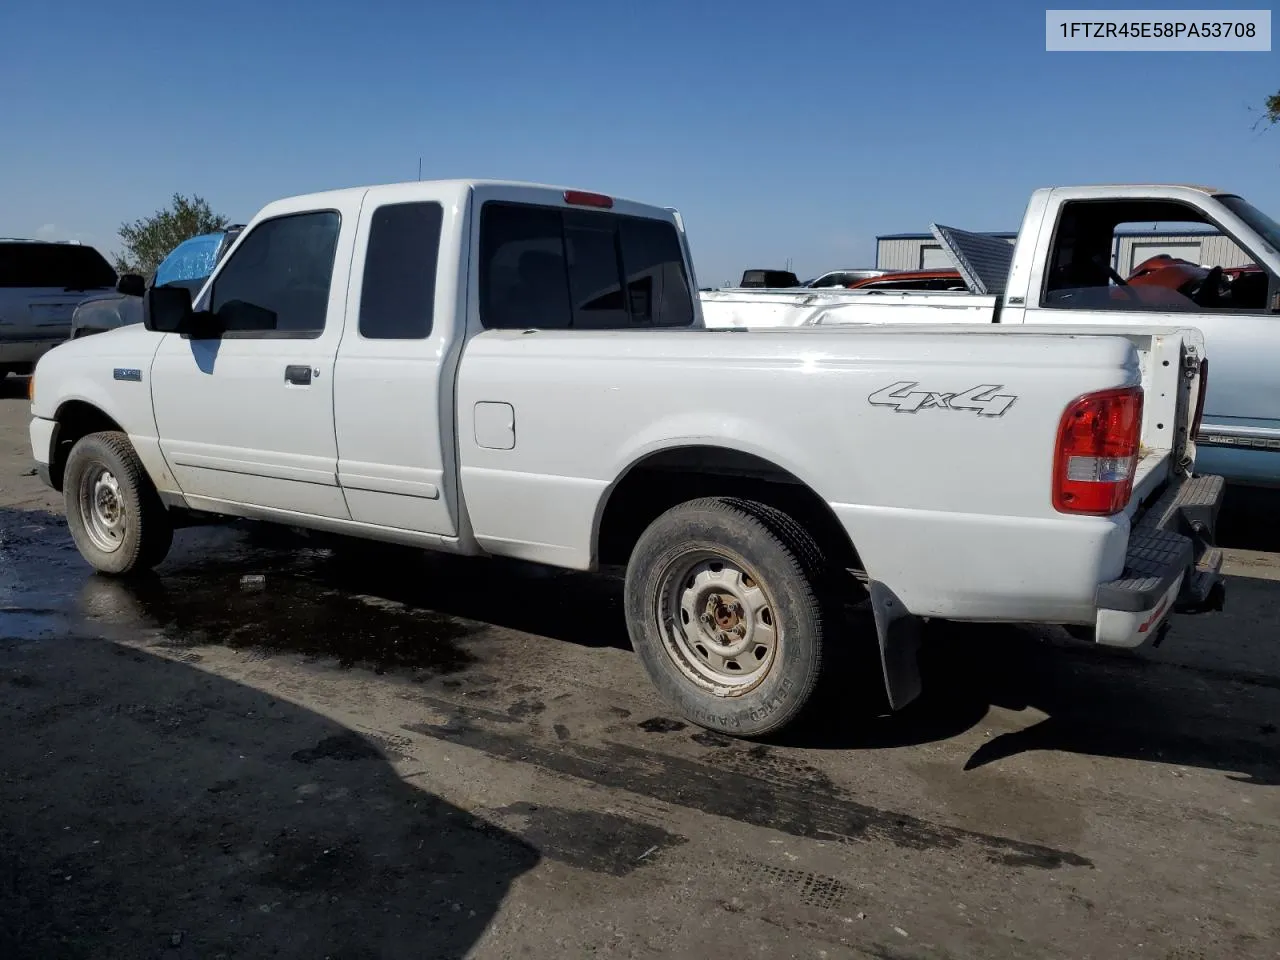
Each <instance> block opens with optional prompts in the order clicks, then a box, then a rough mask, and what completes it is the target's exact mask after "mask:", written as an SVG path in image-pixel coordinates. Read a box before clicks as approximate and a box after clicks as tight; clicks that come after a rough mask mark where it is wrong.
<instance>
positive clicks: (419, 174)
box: [418, 157, 422, 180]
mask: <svg viewBox="0 0 1280 960" xmlns="http://www.w3.org/2000/svg"><path fill="white" fill-rule="evenodd" d="M418 179H419V180H421V179H422V158H421V157H419V158H418Z"/></svg>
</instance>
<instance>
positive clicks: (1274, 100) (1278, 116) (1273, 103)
mask: <svg viewBox="0 0 1280 960" xmlns="http://www.w3.org/2000/svg"><path fill="white" fill-rule="evenodd" d="M1263 107H1264V108H1265V109H1266V111H1267V113H1266V116H1267V120H1268V121H1269V122H1270V123H1280V93H1273V94H1272V95H1271V96H1269V97H1267V102H1266V103H1264V104H1263Z"/></svg>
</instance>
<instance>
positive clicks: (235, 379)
mask: <svg viewBox="0 0 1280 960" xmlns="http://www.w3.org/2000/svg"><path fill="white" fill-rule="evenodd" d="M362 197H363V193H362V192H359V191H350V192H341V193H337V194H334V195H333V197H332V205H331V206H328V207H326V208H325V209H298V210H296V211H291V210H289V209H288V207H287V205H281V206H280V207H279V208H278V209H277V210H276V211H273V212H272V215H271V216H270V217H268V218H266V219H263V220H261V221H259V222H258V223H256V224H254V225H253V226H252V227H251V228H250V230H249V231H248V233H247V234H246V235H245V237H244V238H243V240H242V241H241V242H240V243H239V245H238V246H237V247H236V249H235V251H234V252H232V253H231V254H230V255H229V256H228V258H227V259H226V261H225V262H224V263H223V264H222V265H221V266H220V268H219V270H218V272H217V273H216V274H215V276H214V277H213V280H212V281H211V283H210V285H209V287H208V288H206V290H205V291H204V292H203V293H202V294H201V302H199V303H197V307H201V306H208V308H209V309H211V310H212V311H213V312H214V313H215V314H216V315H217V316H218V317H219V319H220V320H221V321H222V323H223V324H224V325H225V326H226V332H225V333H223V335H222V336H220V337H217V338H215V339H204V340H193V339H188V338H185V337H182V336H179V335H176V334H169V335H167V336H166V337H165V338H164V341H163V342H162V343H161V345H160V348H159V350H158V351H157V353H156V357H155V360H154V362H153V364H152V369H151V390H152V398H153V402H154V407H155V416H156V425H157V427H158V428H159V434H160V446H161V449H162V450H163V452H164V455H165V458H166V460H167V461H168V463H169V466H170V469H171V470H172V471H173V474H174V477H175V478H176V479H177V481H178V483H179V485H180V486H181V488H182V491H183V493H185V494H186V495H187V496H188V497H190V498H207V499H209V500H214V501H218V502H219V503H221V504H241V505H245V506H246V507H252V508H259V509H266V510H269V511H275V512H284V513H288V514H301V515H306V516H318V517H329V518H337V519H347V518H348V517H349V513H348V511H347V506H346V501H345V500H344V499H343V496H342V490H341V488H340V487H339V486H338V477H337V460H338V451H337V441H336V438H335V435H334V421H333V397H334V390H333V383H334V380H333V375H334V360H335V358H336V356H337V352H338V343H339V341H340V339H341V337H342V327H343V319H344V312H345V309H346V281H347V275H348V270H349V265H350V262H351V251H352V248H353V245H354V240H355V233H356V227H357V223H358V221H359V214H360V202H361V199H362ZM240 512H245V513H249V514H252V513H253V512H255V511H254V510H244V511H240Z"/></svg>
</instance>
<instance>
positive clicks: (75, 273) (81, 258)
mask: <svg viewBox="0 0 1280 960" xmlns="http://www.w3.org/2000/svg"><path fill="white" fill-rule="evenodd" d="M115 284H116V272H115V271H114V270H112V269H111V265H110V264H109V263H107V261H106V260H104V259H103V258H102V254H100V253H99V252H98V251H97V250H95V249H93V247H82V246H80V245H79V244H70V243H40V242H38V241H32V242H20V243H0V287H9V288H14V287H56V288H57V289H58V290H94V289H97V288H100V287H114V286H115Z"/></svg>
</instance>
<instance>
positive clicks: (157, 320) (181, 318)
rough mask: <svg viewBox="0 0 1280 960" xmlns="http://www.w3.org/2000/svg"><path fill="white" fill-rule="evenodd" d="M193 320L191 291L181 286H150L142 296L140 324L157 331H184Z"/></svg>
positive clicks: (189, 327)
mask: <svg viewBox="0 0 1280 960" xmlns="http://www.w3.org/2000/svg"><path fill="white" fill-rule="evenodd" d="M194 320H195V312H194V311H193V310H192V309H191V291H190V290H185V289H183V288H182V287H152V288H151V289H150V290H147V291H146V293H145V294H144V295H143V298H142V325H143V326H144V327H146V328H147V329H148V330H155V331H157V332H158V333H186V332H187V331H188V330H190V329H191V326H192V323H193V322H194Z"/></svg>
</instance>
